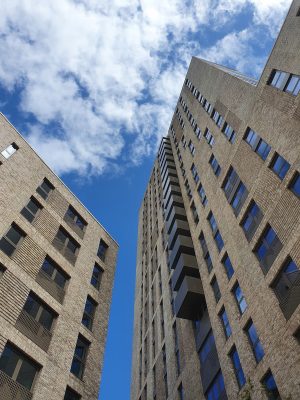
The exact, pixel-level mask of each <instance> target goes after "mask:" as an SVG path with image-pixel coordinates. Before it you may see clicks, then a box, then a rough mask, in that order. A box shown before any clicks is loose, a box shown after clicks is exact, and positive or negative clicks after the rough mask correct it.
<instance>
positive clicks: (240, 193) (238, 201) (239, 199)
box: [230, 182, 247, 214]
mask: <svg viewBox="0 0 300 400" xmlns="http://www.w3.org/2000/svg"><path fill="white" fill-rule="evenodd" d="M246 194H247V189H246V186H245V185H244V184H243V182H240V184H239V186H238V188H237V190H236V192H235V194H234V195H233V197H232V200H231V203H230V204H231V206H232V208H233V209H234V210H235V214H238V213H239V211H240V209H241V206H242V204H243V200H244V199H245V195H246Z"/></svg>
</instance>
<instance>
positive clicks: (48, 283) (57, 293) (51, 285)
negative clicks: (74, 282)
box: [36, 270, 65, 304]
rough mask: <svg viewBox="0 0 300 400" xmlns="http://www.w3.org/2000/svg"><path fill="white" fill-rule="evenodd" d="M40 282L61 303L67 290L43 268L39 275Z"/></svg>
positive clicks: (37, 278)
mask: <svg viewBox="0 0 300 400" xmlns="http://www.w3.org/2000/svg"><path fill="white" fill-rule="evenodd" d="M36 281H37V283H39V284H40V285H41V286H42V287H43V288H44V289H45V290H46V291H47V292H48V293H49V294H51V296H52V297H54V298H55V299H56V300H57V301H59V302H60V303H61V304H62V302H63V300H64V297H65V291H64V289H62V288H61V287H60V286H59V285H57V283H55V282H54V281H53V280H52V279H51V278H50V277H49V276H48V275H47V274H46V273H45V272H44V271H43V270H40V271H39V273H38V275H37V277H36Z"/></svg>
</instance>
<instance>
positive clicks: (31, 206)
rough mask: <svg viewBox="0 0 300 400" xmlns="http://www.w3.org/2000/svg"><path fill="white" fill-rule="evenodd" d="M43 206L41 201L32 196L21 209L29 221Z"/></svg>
mask: <svg viewBox="0 0 300 400" xmlns="http://www.w3.org/2000/svg"><path fill="white" fill-rule="evenodd" d="M41 208H42V206H41V205H40V203H39V202H38V201H36V200H35V198H34V197H32V198H31V199H30V200H29V202H28V204H27V205H26V206H25V207H24V208H23V209H22V210H21V214H22V215H23V217H25V218H26V219H27V220H28V221H29V222H32V221H33V220H34V218H35V217H36V215H37V214H38V212H39V210H40V209H41Z"/></svg>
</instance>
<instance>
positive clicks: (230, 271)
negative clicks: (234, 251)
mask: <svg viewBox="0 0 300 400" xmlns="http://www.w3.org/2000/svg"><path fill="white" fill-rule="evenodd" d="M222 264H223V265H224V268H225V271H226V275H227V278H228V279H230V278H231V277H232V275H233V273H234V269H233V266H232V264H231V261H230V258H229V256H228V254H227V253H226V254H225V256H224V257H223V259H222Z"/></svg>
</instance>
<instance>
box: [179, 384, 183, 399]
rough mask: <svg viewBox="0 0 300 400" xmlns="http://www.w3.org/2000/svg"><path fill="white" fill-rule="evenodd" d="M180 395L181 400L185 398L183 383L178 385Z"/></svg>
mask: <svg viewBox="0 0 300 400" xmlns="http://www.w3.org/2000/svg"><path fill="white" fill-rule="evenodd" d="M178 397H179V400H184V390H183V386H182V383H181V384H180V385H179V386H178Z"/></svg>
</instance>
